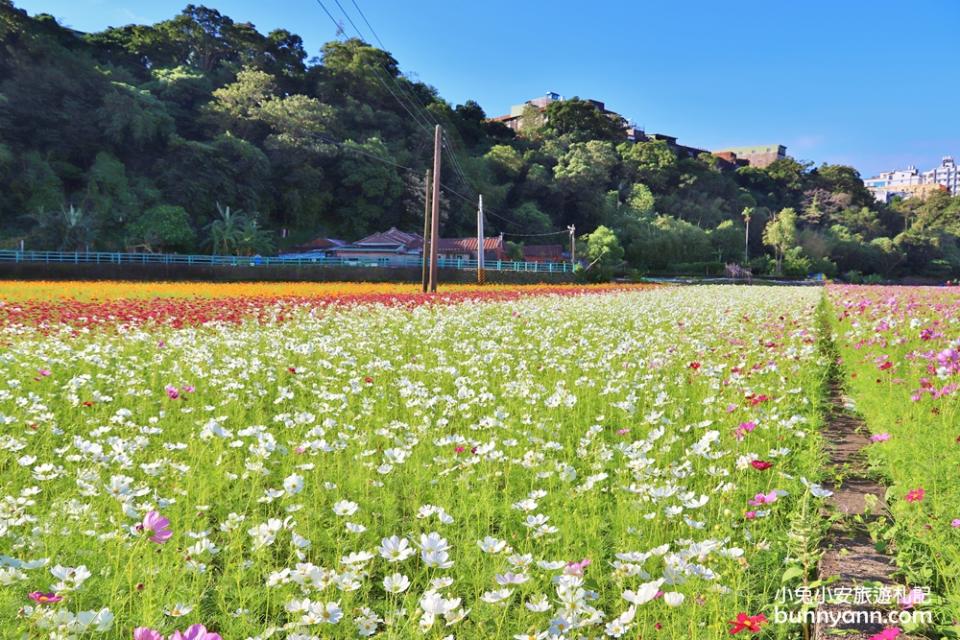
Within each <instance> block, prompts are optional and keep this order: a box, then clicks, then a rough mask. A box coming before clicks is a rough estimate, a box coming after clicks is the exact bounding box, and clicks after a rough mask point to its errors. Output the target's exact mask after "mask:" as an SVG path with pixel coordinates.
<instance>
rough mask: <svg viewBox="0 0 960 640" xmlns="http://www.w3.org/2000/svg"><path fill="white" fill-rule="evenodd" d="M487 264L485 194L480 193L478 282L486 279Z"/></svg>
mask: <svg viewBox="0 0 960 640" xmlns="http://www.w3.org/2000/svg"><path fill="white" fill-rule="evenodd" d="M486 266H487V265H486V257H485V256H484V246H483V194H480V203H479V204H478V205H477V284H483V283H484V282H485V281H486V273H484V269H486Z"/></svg>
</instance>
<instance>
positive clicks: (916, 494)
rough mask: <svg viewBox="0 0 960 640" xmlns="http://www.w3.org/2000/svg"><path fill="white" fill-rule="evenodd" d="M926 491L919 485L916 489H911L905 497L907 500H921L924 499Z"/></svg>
mask: <svg viewBox="0 0 960 640" xmlns="http://www.w3.org/2000/svg"><path fill="white" fill-rule="evenodd" d="M926 493H927V492H926V491H924V490H923V487H917V488H916V489H911V490H910V491H908V492H907V495H906V496H905V499H906V501H907V502H920V501H921V500H923V496H925V495H926Z"/></svg>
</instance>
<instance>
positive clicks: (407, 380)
mask: <svg viewBox="0 0 960 640" xmlns="http://www.w3.org/2000/svg"><path fill="white" fill-rule="evenodd" d="M86 286H89V285H86ZM122 286H128V285H121V284H119V283H117V284H111V285H102V286H100V287H99V288H96V289H90V290H84V289H83V287H81V286H80V285H76V286H73V285H60V284H57V283H44V284H43V285H41V286H37V287H36V289H35V290H33V292H32V293H31V291H30V285H22V284H21V286H20V287H19V288H9V287H8V288H7V289H4V288H3V287H0V300H2V303H0V348H2V349H0V620H3V621H4V631H3V633H2V634H0V635H2V637H5V638H6V637H11V638H56V639H59V638H102V639H104V640H112V639H130V638H134V639H135V640H159V639H161V638H162V639H164V640H219V639H222V640H245V639H250V640H258V639H265V638H284V639H286V638H289V639H291V640H307V639H312V638H357V637H379V638H391V639H401V638H448V637H449V638H459V639H469V640H473V639H481V638H516V639H518V640H526V639H538V640H543V639H547V638H601V637H614V638H619V637H624V638H637V637H643V638H654V637H663V638H725V637H730V635H731V633H733V634H737V635H740V634H742V635H750V634H752V633H754V632H758V633H759V634H760V635H762V636H763V637H770V638H775V637H779V638H791V637H796V629H794V628H790V627H789V626H786V625H776V624H772V623H771V622H769V621H768V620H767V617H766V616H769V615H770V607H771V606H772V604H773V602H774V594H775V593H776V591H777V590H778V589H780V588H781V586H782V585H783V584H784V583H785V582H787V581H788V580H790V579H794V580H795V579H797V578H798V576H800V575H801V574H806V575H809V574H810V570H811V567H808V566H806V565H804V564H803V563H804V559H803V556H804V553H805V551H808V550H809V549H807V547H809V546H810V545H811V544H812V545H814V546H815V545H816V544H817V542H818V540H817V539H816V535H813V536H807V539H798V538H801V537H802V536H798V531H804V530H805V529H804V527H809V523H810V521H811V519H813V520H816V519H818V516H817V515H815V514H817V513H818V512H819V510H820V509H821V508H822V507H823V503H824V500H825V498H826V497H827V496H828V495H829V491H827V490H826V489H824V488H823V487H822V486H821V485H820V484H818V483H821V482H823V481H824V480H825V478H826V477H827V470H826V469H825V468H824V462H823V461H824V455H823V443H822V441H821V438H820V435H819V431H820V428H821V426H822V416H823V413H824V412H823V398H824V387H825V383H826V375H827V374H826V372H827V369H828V366H827V365H828V364H829V363H828V362H827V360H826V357H825V356H824V355H823V354H822V352H821V351H820V350H819V349H818V332H817V325H818V322H817V321H818V313H817V309H818V304H820V303H821V301H822V299H823V298H824V296H825V295H826V296H827V298H828V299H829V300H830V302H831V304H832V305H833V306H832V311H833V317H834V326H833V330H834V331H835V333H836V335H837V338H838V346H840V348H841V353H842V354H843V356H844V359H845V362H846V363H847V365H848V366H849V371H850V373H849V375H850V376H851V385H850V391H851V395H852V396H853V397H854V399H855V401H856V402H857V404H858V408H859V409H860V410H861V411H862V412H863V413H864V415H865V416H866V417H867V419H868V421H871V422H875V423H876V425H877V427H876V429H877V433H881V432H889V434H890V438H889V441H880V442H878V443H877V444H876V447H877V453H876V460H875V464H876V465H877V467H878V468H883V469H886V470H887V473H888V475H889V477H890V479H891V481H892V486H891V491H892V492H893V495H894V498H893V500H894V501H895V500H896V497H897V496H899V494H905V493H906V491H907V490H908V489H916V488H920V487H922V488H924V489H925V492H926V493H925V498H923V499H922V500H921V501H920V502H917V501H910V502H907V501H905V500H903V504H902V505H901V504H896V505H895V507H894V508H895V515H898V516H902V517H903V524H902V525H900V526H901V527H902V529H901V530H898V531H897V532H896V533H895V535H896V536H898V547H897V548H898V549H899V550H900V551H901V553H903V554H908V555H904V556H903V557H901V558H899V559H900V560H902V561H904V562H908V563H909V564H910V565H911V567H912V568H913V570H916V571H918V572H920V575H922V576H925V577H928V578H929V579H928V580H927V582H928V583H930V584H934V583H936V584H938V585H942V588H943V592H944V593H946V594H948V595H947V597H950V596H949V594H951V593H953V594H955V595H954V596H953V597H960V595H957V583H956V580H957V579H958V578H957V573H956V572H953V573H950V572H946V571H944V569H945V568H949V567H956V566H957V564H956V562H957V559H958V558H960V546H958V545H957V540H958V539H960V538H957V536H958V535H960V530H958V529H956V528H954V527H953V526H951V520H952V518H953V517H958V518H960V511H958V512H957V513H953V512H951V508H952V509H957V506H958V503H960V494H958V493H957V491H956V489H955V486H954V485H955V484H956V483H955V482H952V481H951V474H955V473H956V470H957V465H958V464H960V455H958V454H953V453H950V455H951V456H954V457H953V458H949V459H947V458H948V456H943V458H944V459H943V460H940V461H938V463H937V464H934V465H931V464H926V463H922V462H918V460H917V459H916V458H917V456H923V455H927V456H929V455H931V452H933V451H938V452H939V451H940V449H949V450H950V451H951V452H953V451H954V449H953V448H952V447H955V448H956V450H957V451H958V452H960V444H956V443H955V442H954V439H955V438H957V436H958V435H960V431H958V428H957V427H956V409H957V403H956V400H955V398H956V395H955V394H954V393H953V392H952V391H951V392H949V393H946V392H944V391H943V387H944V386H946V385H948V384H950V382H949V380H948V378H950V376H956V374H957V370H956V365H955V364H951V363H955V360H950V358H952V357H953V356H949V355H948V356H944V357H945V358H947V360H948V361H947V362H946V364H943V363H941V360H942V358H941V357H940V356H938V355H934V356H932V359H931V358H929V357H928V358H918V357H916V356H915V354H916V353H917V352H918V350H922V351H931V352H936V353H939V352H940V351H943V350H944V349H948V348H956V346H957V345H956V336H957V333H958V332H957V326H956V323H957V321H958V320H957V317H958V315H957V314H958V311H960V306H958V303H957V300H956V298H950V297H946V298H944V297H942V296H941V294H939V293H936V292H932V291H931V292H924V291H923V290H916V291H914V290H901V291H900V292H899V293H893V294H891V293H888V292H882V291H880V290H873V289H843V288H833V289H831V290H830V291H829V292H828V293H827V294H825V293H824V291H823V290H821V289H813V288H759V287H662V288H651V287H635V288H630V287H618V286H611V287H604V288H599V289H592V288H584V287H533V288H528V289H523V290H522V289H518V288H501V289H496V288H488V289H484V290H481V291H477V290H474V289H470V288H468V287H465V288H462V289H460V290H457V291H454V292H451V293H449V294H446V295H445V297H444V298H443V300H442V302H443V303H442V304H434V303H432V302H430V301H428V300H427V299H425V298H424V297H421V296H418V295H417V294H416V293H415V291H412V290H411V291H408V290H406V289H403V290H399V289H390V288H389V286H384V288H383V289H380V290H369V291H349V292H343V291H341V292H336V291H328V292H318V291H316V290H300V291H297V290H292V289H284V290H273V289H271V290H242V289H235V290H233V291H229V286H228V287H227V288H226V289H220V290H218V291H213V290H206V291H203V292H202V294H201V295H199V296H197V295H188V294H187V293H186V292H187V291H193V292H194V294H195V293H196V289H191V287H192V285H187V284H183V285H171V287H172V288H171V289H170V290H169V291H166V292H165V293H163V292H162V290H161V295H160V296H159V297H157V296H153V297H151V296H150V295H149V292H148V291H144V292H143V293H142V295H140V294H138V293H137V292H136V291H131V290H130V289H123V290H122V291H119V292H118V290H117V289H116V288H119V287H122ZM137 286H139V285H137ZM245 286H246V285H245ZM249 286H251V287H254V286H255V285H249ZM176 287H182V289H177V288H176ZM78 291H79V292H80V293H77V292H78ZM71 294H72V295H71ZM891 295H894V296H899V297H898V298H897V299H898V303H897V305H896V306H893V307H891V306H890V305H891V303H890V301H889V298H890V296H891ZM863 300H869V301H870V303H869V304H865V303H863V302H862V301H863ZM937 305H946V306H947V307H948V308H949V310H950V313H949V315H947V316H944V315H943V309H942V308H941V307H938V306H937ZM844 309H846V310H847V311H848V312H849V313H848V314H847V316H845V317H844V316H843V315H842V314H843V311H844ZM888 316H889V317H888ZM881 317H887V325H888V329H885V330H884V331H886V332H887V333H886V334H884V333H883V331H880V332H879V333H878V330H877V326H876V323H877V322H879V321H880V320H881V319H882V318H881ZM854 322H855V324H854ZM891 322H894V324H893V325H891V324H890V323H891ZM890 326H893V327H894V328H893V329H890V328H889V327H890ZM925 329H930V330H931V331H932V332H933V333H932V334H931V336H932V337H929V338H928V339H927V338H923V337H922V335H926V334H923V333H922V332H923V331H924V330H925ZM878 335H884V336H885V337H884V340H885V342H878V340H879V339H880V338H878ZM894 335H896V336H898V337H897V338H896V339H894V338H893V336H894ZM931 341H932V342H931ZM950 345H952V347H951V346H950ZM881 355H882V356H884V357H885V358H887V359H889V360H890V361H891V362H892V364H891V366H890V367H880V366H878V362H879V361H880V356H881ZM938 358H939V359H938ZM885 361H886V360H884V362H885ZM881 364H882V363H881ZM941 365H942V366H944V367H947V369H948V370H944V371H940V370H939V369H938V370H937V371H935V372H934V373H933V374H930V373H924V371H925V369H924V367H929V366H935V367H936V366H941ZM950 367H954V368H953V369H950ZM878 377H879V379H880V381H881V382H880V383H877V382H875V381H874V379H876V378H878ZM868 378H869V379H868ZM924 379H928V381H927V382H923V380H924ZM868 383H869V384H868ZM931 388H933V389H935V390H936V391H937V394H939V395H937V397H934V395H936V394H934V393H933V392H931V391H930V389H931ZM916 394H919V395H920V398H919V399H916V400H915V399H913V398H912V396H914V395H916ZM883 398H886V400H884V399H883ZM891 398H892V399H891ZM894 405H895V407H896V411H897V412H898V413H897V414H896V418H897V419H896V424H893V423H892V422H891V418H890V414H889V413H888V414H887V415H886V416H885V415H884V413H883V412H889V410H890V406H894ZM934 409H936V412H932V410H934ZM931 420H932V422H931ZM920 426H922V427H923V428H924V429H926V430H928V431H930V433H929V434H927V435H925V436H924V438H921V439H915V438H912V437H907V435H906V434H910V433H913V432H914V431H915V430H916V429H917V428H918V427H920ZM934 432H936V433H934ZM900 440H902V441H903V442H902V443H901V444H896V443H897V442H898V441H900ZM928 440H929V441H928ZM908 441H909V442H908ZM895 444H896V446H895ZM909 447H915V449H914V450H913V453H912V454H911V453H910V449H909ZM911 456H913V458H911ZM951 464H952V465H953V466H952V467H951ZM918 505H919V507H920V508H921V509H923V511H922V512H921V514H922V515H918V513H917V509H916V508H917V507H918ZM907 509H912V511H907ZM901 511H902V512H903V513H901ZM898 522H899V519H898ZM931 523H932V524H933V528H932V529H928V528H926V525H929V524H931ZM958 523H960V521H958ZM957 526H960V524H958V525H957ZM891 535H894V534H891ZM925 536H926V537H925ZM913 544H916V545H923V544H927V545H928V546H930V545H932V546H934V547H936V548H937V549H941V550H943V552H944V553H947V552H948V550H952V551H949V553H951V554H953V555H951V556H949V557H942V558H941V559H940V560H939V561H936V560H933V559H931V558H927V561H926V562H924V563H918V562H917V561H916V557H919V556H921V555H923V554H921V553H920V552H919V551H918V550H917V548H915V547H913V546H911V545H913ZM927 571H929V575H928V573H927ZM918 579H919V578H918ZM937 581H939V582H937Z"/></svg>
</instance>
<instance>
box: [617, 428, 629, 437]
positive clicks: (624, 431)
mask: <svg viewBox="0 0 960 640" xmlns="http://www.w3.org/2000/svg"><path fill="white" fill-rule="evenodd" d="M628 433H630V429H617V435H618V436H625V435H627V434H628Z"/></svg>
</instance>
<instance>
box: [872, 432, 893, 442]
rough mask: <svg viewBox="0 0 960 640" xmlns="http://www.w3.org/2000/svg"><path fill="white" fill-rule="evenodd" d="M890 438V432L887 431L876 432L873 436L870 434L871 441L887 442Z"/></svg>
mask: <svg viewBox="0 0 960 640" xmlns="http://www.w3.org/2000/svg"><path fill="white" fill-rule="evenodd" d="M889 439H890V434H889V433H886V432H884V433H875V434H873V435H872V436H870V442H886V441H887V440H889Z"/></svg>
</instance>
